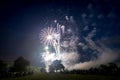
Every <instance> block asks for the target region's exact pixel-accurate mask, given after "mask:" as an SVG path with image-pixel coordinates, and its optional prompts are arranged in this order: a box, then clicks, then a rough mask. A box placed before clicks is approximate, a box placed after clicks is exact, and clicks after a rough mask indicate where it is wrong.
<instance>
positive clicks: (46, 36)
mask: <svg viewBox="0 0 120 80" xmlns="http://www.w3.org/2000/svg"><path fill="white" fill-rule="evenodd" d="M55 33H56V29H55V28H53V27H47V28H44V29H43V30H41V34H40V40H41V42H42V43H43V44H44V45H53V43H54V40H55V39H54V34H55Z"/></svg>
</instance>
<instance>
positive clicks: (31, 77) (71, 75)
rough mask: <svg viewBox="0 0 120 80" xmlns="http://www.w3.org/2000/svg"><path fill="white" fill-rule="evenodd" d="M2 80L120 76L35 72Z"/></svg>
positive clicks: (79, 79)
mask: <svg viewBox="0 0 120 80" xmlns="http://www.w3.org/2000/svg"><path fill="white" fill-rule="evenodd" d="M0 80H120V77H118V76H117V77H116V76H104V75H81V74H60V73H54V74H40V73H35V74H33V75H29V76H24V77H16V78H3V79H0Z"/></svg>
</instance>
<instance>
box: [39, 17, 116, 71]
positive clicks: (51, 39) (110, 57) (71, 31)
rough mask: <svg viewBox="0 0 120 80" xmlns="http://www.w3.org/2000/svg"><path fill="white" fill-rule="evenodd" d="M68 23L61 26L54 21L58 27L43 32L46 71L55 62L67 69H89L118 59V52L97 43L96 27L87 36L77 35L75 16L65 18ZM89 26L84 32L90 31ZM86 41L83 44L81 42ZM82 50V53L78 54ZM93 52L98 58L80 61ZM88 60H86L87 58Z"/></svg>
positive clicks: (42, 40) (43, 56)
mask: <svg viewBox="0 0 120 80" xmlns="http://www.w3.org/2000/svg"><path fill="white" fill-rule="evenodd" d="M65 19H66V23H65V24H64V25H63V24H60V23H59V22H58V21H57V20H54V24H56V26H51V27H48V28H45V29H43V30H42V31H41V34H40V36H41V42H42V43H44V45H45V52H43V54H42V58H43V59H44V61H45V65H46V70H47V71H48V72H49V65H51V64H52V62H53V61H54V60H61V62H62V64H63V65H64V66H65V68H66V69H68V70H72V69H89V68H92V67H97V66H99V65H100V64H106V63H108V62H112V61H114V60H116V59H117V58H118V54H117V52H116V53H114V52H115V51H114V50H111V49H110V48H108V47H106V46H105V45H104V44H103V43H102V42H100V41H98V43H97V42H95V41H94V40H92V38H93V37H94V36H95V35H96V31H97V29H96V28H95V27H94V28H93V30H91V32H89V33H88V34H87V36H82V37H81V36H79V38H78V36H77V35H76V31H75V28H76V23H75V20H74V18H73V16H70V17H69V16H65ZM88 29H89V28H88V26H85V27H84V28H83V31H86V30H88ZM80 39H81V40H84V42H82V41H81V40H80ZM51 46H52V47H53V48H54V50H55V52H51V51H50V50H49V47H51ZM78 46H79V49H81V50H82V51H81V52H78ZM89 50H92V51H93V52H92V54H93V53H94V54H95V55H96V56H97V57H96V58H94V56H92V57H91V59H90V60H89V61H84V62H81V61H80V59H81V58H82V56H83V55H84V54H83V52H84V51H87V52H88V51H89ZM85 59H86V58H85Z"/></svg>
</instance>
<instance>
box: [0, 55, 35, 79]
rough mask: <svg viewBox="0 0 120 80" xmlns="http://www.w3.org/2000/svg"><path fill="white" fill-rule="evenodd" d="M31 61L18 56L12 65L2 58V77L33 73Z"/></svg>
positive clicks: (0, 66) (0, 72)
mask: <svg viewBox="0 0 120 80" xmlns="http://www.w3.org/2000/svg"><path fill="white" fill-rule="evenodd" d="M29 66H30V62H29V61H28V60H26V59H25V58H24V57H22V56H21V57H18V58H17V59H16V60H15V61H14V63H13V64H12V65H8V64H7V63H6V62H5V61H3V60H0V78H2V77H21V76H26V75H31V74H33V71H31V70H30V69H29Z"/></svg>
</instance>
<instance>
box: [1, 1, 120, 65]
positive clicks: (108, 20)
mask: <svg viewBox="0 0 120 80" xmlns="http://www.w3.org/2000/svg"><path fill="white" fill-rule="evenodd" d="M71 15H72V16H73V17H74V18H75V21H76V24H77V26H78V28H77V29H78V31H79V32H78V34H79V36H81V34H80V32H81V33H82V31H81V29H83V27H84V26H86V23H84V20H83V19H82V17H84V16H86V17H88V16H89V17H90V16H91V17H92V16H93V17H94V16H95V17H94V18H91V19H90V21H89V24H87V25H88V26H89V25H90V24H93V26H96V28H97V32H96V35H95V37H94V40H97V39H101V41H103V43H105V44H106V45H107V46H109V47H110V48H112V49H116V50H119V49H120V31H119V30H120V3H119V0H73V1H72V0H68V1H64V0H61V1H57V0H51V1H45V0H43V1H42V0H40V1H34V0H33V1H18V2H17V1H4V2H2V1H1V2H0V59H3V60H6V61H8V62H12V61H13V60H15V59H16V58H18V57H19V56H24V57H25V58H27V59H28V60H30V61H31V63H32V64H34V65H36V64H37V65H38V63H40V59H39V57H38V56H39V53H40V52H41V43H40V39H39V34H40V30H41V29H42V28H44V27H46V26H48V25H49V24H50V23H51V21H54V20H55V19H57V20H60V21H62V19H63V18H64V17H65V16H71ZM86 22H87V21H86ZM86 29H87V27H86ZM82 35H86V32H83V34H82ZM88 56H89V55H88Z"/></svg>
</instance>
